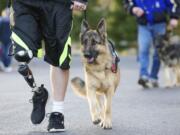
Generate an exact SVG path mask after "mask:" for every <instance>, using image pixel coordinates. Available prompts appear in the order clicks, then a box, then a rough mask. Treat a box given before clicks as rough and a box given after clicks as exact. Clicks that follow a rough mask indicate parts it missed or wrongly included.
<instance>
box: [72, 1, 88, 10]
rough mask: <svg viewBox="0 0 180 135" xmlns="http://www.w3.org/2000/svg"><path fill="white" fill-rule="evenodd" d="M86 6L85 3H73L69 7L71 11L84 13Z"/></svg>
mask: <svg viewBox="0 0 180 135" xmlns="http://www.w3.org/2000/svg"><path fill="white" fill-rule="evenodd" d="M86 8H87V5H86V4H85V3H81V2H78V1H74V2H73V5H72V6H71V9H72V10H79V11H84V10H86Z"/></svg>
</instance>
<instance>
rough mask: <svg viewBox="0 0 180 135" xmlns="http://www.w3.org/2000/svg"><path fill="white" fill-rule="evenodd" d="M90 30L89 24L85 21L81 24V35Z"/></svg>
mask: <svg viewBox="0 0 180 135" xmlns="http://www.w3.org/2000/svg"><path fill="white" fill-rule="evenodd" d="M88 30H89V24H88V22H87V21H86V20H83V21H82V24H81V34H83V33H85V32H86V31H88Z"/></svg>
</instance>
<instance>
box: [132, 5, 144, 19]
mask: <svg viewBox="0 0 180 135" xmlns="http://www.w3.org/2000/svg"><path fill="white" fill-rule="evenodd" d="M132 12H133V14H134V15H136V16H137V17H141V16H142V15H143V14H144V10H143V9H142V8H139V7H134V8H133V9H132Z"/></svg>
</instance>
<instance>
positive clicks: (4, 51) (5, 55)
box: [0, 8, 12, 72]
mask: <svg viewBox="0 0 180 135" xmlns="http://www.w3.org/2000/svg"><path fill="white" fill-rule="evenodd" d="M9 15H10V10H9V9H8V8H6V9H5V10H3V11H2V16H1V17H0V42H1V53H0V70H1V71H3V72H11V71H12V67H11V59H12V58H11V57H10V56H9V49H10V46H11V39H10V36H11V30H10V19H9Z"/></svg>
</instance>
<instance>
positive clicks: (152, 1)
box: [124, 0, 179, 25]
mask: <svg viewBox="0 0 180 135" xmlns="http://www.w3.org/2000/svg"><path fill="white" fill-rule="evenodd" d="M124 5H125V8H126V10H127V11H128V12H129V13H131V14H132V15H133V13H132V9H133V7H140V8H142V9H143V10H144V11H145V14H144V15H143V16H142V17H137V21H138V23H139V24H141V25H146V24H155V23H161V22H166V20H167V15H169V16H170V18H176V19H177V18H179V13H178V9H179V5H178V3H177V2H176V3H172V0H124Z"/></svg>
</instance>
